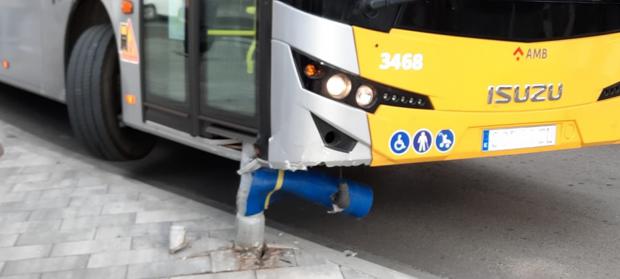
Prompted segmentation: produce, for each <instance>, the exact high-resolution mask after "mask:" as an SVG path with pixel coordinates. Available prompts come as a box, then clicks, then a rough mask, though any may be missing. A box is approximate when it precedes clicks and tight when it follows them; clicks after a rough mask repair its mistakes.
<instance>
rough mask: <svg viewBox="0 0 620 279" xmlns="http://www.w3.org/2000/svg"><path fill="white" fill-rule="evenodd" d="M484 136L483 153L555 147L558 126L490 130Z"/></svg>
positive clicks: (485, 131) (484, 132)
mask: <svg viewBox="0 0 620 279" xmlns="http://www.w3.org/2000/svg"><path fill="white" fill-rule="evenodd" d="M482 134H483V139H482V151H500V150H512V149H523V148H533V147H543V146H553V145H555V144H556V137H557V136H556V135H557V126H556V125H548V126H536V127H520V128H507V129H490V130H484V131H483V133H482Z"/></svg>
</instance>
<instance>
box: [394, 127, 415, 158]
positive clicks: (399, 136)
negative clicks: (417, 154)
mask: <svg viewBox="0 0 620 279" xmlns="http://www.w3.org/2000/svg"><path fill="white" fill-rule="evenodd" d="M410 144H411V139H410V138H409V133H407V132H405V131H397V132H396V133H394V134H393V135H392V138H391V139H390V150H391V151H392V153H394V154H395V155H403V154H405V153H406V152H407V150H408V149H409V145H410Z"/></svg>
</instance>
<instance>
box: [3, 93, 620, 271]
mask: <svg viewBox="0 0 620 279" xmlns="http://www.w3.org/2000/svg"><path fill="white" fill-rule="evenodd" d="M0 118H1V119H2V120H4V121H10V122H11V123H13V124H14V125H15V126H17V127H19V128H21V129H24V130H26V131H27V132H30V133H32V134H34V135H36V136H38V137H41V138H43V139H45V140H46V141H48V142H51V143H53V144H55V145H58V146H60V147H63V148H66V149H67V151H68V152H74V151H76V150H77V152H81V153H85V152H84V151H83V149H82V148H81V146H80V145H79V143H77V142H76V140H75V139H74V138H73V137H72V135H71V130H70V127H69V125H68V121H67V115H66V110H65V108H64V106H63V105H60V104H57V103H55V102H52V101H48V100H46V99H43V98H41V97H37V96H34V95H30V94H26V93H24V92H23V91H20V90H16V89H13V88H10V87H5V86H0ZM619 159H620V147H614V146H610V147H598V148H588V149H582V150H576V151H565V152H555V153H545V154H536V155H526V156H515V157H503V158H492V159H481V160H467V161H455V162H443V163H431V164H419V165H410V166H399V167H387V168H378V169H370V168H357V169H344V174H345V176H346V177H349V178H351V179H354V180H358V181H361V182H364V183H368V184H371V185H374V186H375V188H374V189H375V195H376V204H375V206H374V209H373V212H372V214H371V215H370V216H369V217H368V218H366V219H363V220H356V219H353V218H350V217H346V216H332V215H328V214H326V213H325V210H323V209H321V208H318V207H316V206H313V205H311V204H308V203H305V202H302V201H298V200H287V201H284V202H282V203H280V204H277V205H275V206H273V207H272V208H271V209H270V210H269V211H268V214H267V215H268V218H269V220H270V221H269V223H270V225H272V226H276V227H278V228H279V229H283V230H285V231H288V232H290V233H293V234H296V235H299V236H302V237H305V238H308V239H310V240H314V241H316V242H319V243H321V244H324V245H327V246H331V247H333V248H336V249H342V250H344V249H349V250H353V251H356V252H358V253H359V254H358V256H359V257H362V258H366V259H369V260H371V261H374V262H378V263H381V264H384V265H387V266H390V267H394V268H396V269H399V270H402V271H405V272H412V270H422V271H426V272H429V273H432V274H436V275H439V276H443V277H451V278H618V277H619V276H620V225H619V224H620V163H619V162H618V161H619ZM99 164H100V165H101V167H103V168H106V169H109V170H111V171H114V172H119V173H123V174H125V175H127V176H131V177H134V178H136V179H139V180H142V181H145V182H148V183H151V184H153V185H156V186H158V187H161V188H164V189H168V190H171V191H175V192H177V193H181V194H184V195H186V196H188V197H191V198H193V199H197V200H200V201H202V202H205V203H208V204H210V205H215V206H218V207H220V208H222V209H225V210H228V211H231V212H232V211H233V210H234V195H235V192H236V185H237V182H238V178H237V176H236V175H235V170H236V168H237V163H236V162H232V161H228V160H225V159H220V158H217V157H214V156H211V155H208V154H205V153H202V152H199V151H196V150H193V149H190V148H187V147H184V146H180V145H177V144H174V143H171V142H166V141H162V142H161V143H160V144H159V146H158V147H157V149H156V150H155V152H153V154H151V155H150V156H149V157H148V158H146V159H144V160H141V161H137V162H131V163H108V162H99Z"/></svg>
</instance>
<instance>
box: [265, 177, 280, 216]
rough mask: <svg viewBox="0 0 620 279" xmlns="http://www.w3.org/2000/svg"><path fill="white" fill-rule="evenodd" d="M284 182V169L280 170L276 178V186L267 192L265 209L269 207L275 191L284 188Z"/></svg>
mask: <svg viewBox="0 0 620 279" xmlns="http://www.w3.org/2000/svg"><path fill="white" fill-rule="evenodd" d="M282 184H284V171H283V170H280V171H278V180H276V187H275V188H273V190H271V192H269V194H267V198H266V199H265V209H267V208H269V202H270V201H271V195H273V193H275V192H277V191H280V189H282Z"/></svg>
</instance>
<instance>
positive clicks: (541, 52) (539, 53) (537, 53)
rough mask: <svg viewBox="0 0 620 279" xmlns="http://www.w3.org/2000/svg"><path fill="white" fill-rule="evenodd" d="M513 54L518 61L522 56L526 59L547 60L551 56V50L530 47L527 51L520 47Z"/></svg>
mask: <svg viewBox="0 0 620 279" xmlns="http://www.w3.org/2000/svg"><path fill="white" fill-rule="evenodd" d="M512 55H513V56H514V57H515V58H516V59H517V61H521V58H524V59H525V60H545V59H547V57H549V50H547V48H528V49H527V52H525V51H523V49H522V48H521V47H518V48H517V49H516V50H515V51H514V52H513V53H512Z"/></svg>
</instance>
